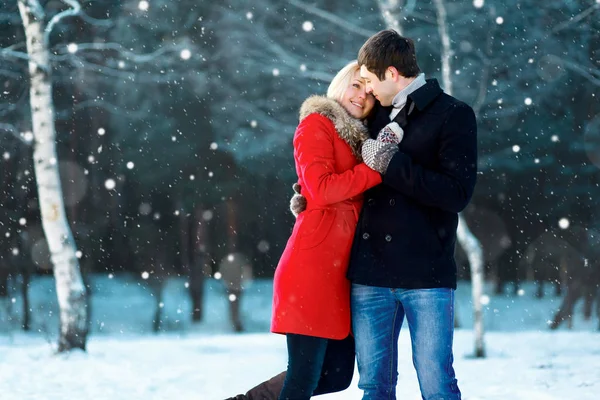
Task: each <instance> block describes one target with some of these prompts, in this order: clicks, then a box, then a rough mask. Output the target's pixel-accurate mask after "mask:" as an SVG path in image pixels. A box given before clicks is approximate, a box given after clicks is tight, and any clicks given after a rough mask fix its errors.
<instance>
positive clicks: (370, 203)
mask: <svg viewBox="0 0 600 400" xmlns="http://www.w3.org/2000/svg"><path fill="white" fill-rule="evenodd" d="M367 204H368V205H370V206H374V205H375V199H369V200H367Z"/></svg>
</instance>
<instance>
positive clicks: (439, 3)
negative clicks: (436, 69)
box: [434, 0, 453, 96]
mask: <svg viewBox="0 0 600 400" xmlns="http://www.w3.org/2000/svg"><path fill="white" fill-rule="evenodd" d="M434 2H435V7H436V11H437V12H436V14H437V27H438V32H439V34H440V39H441V42H442V81H443V83H444V91H445V92H446V93H448V94H449V95H450V96H452V76H451V67H450V58H451V57H452V54H453V52H452V49H451V48H450V35H449V34H448V25H447V22H446V18H447V17H446V7H445V5H444V1H443V0H434Z"/></svg>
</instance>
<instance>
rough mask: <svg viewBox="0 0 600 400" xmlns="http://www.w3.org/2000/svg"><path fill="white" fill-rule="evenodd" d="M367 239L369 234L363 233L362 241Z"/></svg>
mask: <svg viewBox="0 0 600 400" xmlns="http://www.w3.org/2000/svg"><path fill="white" fill-rule="evenodd" d="M368 238H369V234H368V233H366V232H365V233H363V239H365V240H367V239H368Z"/></svg>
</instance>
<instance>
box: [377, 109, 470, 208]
mask: <svg viewBox="0 0 600 400" xmlns="http://www.w3.org/2000/svg"><path fill="white" fill-rule="evenodd" d="M438 160H439V164H438V168H437V169H436V170H435V171H432V170H429V169H426V168H424V167H422V166H421V165H418V164H416V163H414V162H413V161H412V159H411V158H410V157H409V156H408V155H406V154H404V153H402V152H401V151H400V152H398V153H396V154H395V155H394V157H393V158H392V160H391V161H390V164H389V166H388V169H387V171H386V173H385V174H384V176H383V183H384V184H386V185H388V186H390V187H392V188H394V189H396V190H398V191H399V192H401V193H403V194H405V195H406V196H410V197H412V198H414V199H415V200H417V201H419V202H421V203H422V204H424V205H427V206H431V207H437V208H440V209H442V210H445V211H450V212H457V213H458V212H461V211H462V210H463V209H464V208H465V207H466V206H467V204H468V203H469V201H470V200H471V196H472V195H473V190H474V188H475V181H476V179H477V123H476V121H475V113H474V112H473V109H472V108H471V107H469V106H468V105H466V104H460V105H457V106H456V107H455V109H454V110H453V111H452V112H451V113H450V115H449V116H448V119H447V120H446V122H445V124H444V127H443V128H442V132H441V134H440V138H439V153H438Z"/></svg>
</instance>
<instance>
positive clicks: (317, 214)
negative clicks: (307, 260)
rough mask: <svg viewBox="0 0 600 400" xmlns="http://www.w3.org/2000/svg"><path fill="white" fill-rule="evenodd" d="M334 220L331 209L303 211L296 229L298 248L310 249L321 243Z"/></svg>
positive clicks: (333, 213)
mask: <svg viewBox="0 0 600 400" xmlns="http://www.w3.org/2000/svg"><path fill="white" fill-rule="evenodd" d="M334 221H335V212H333V211H331V210H311V211H308V212H305V215H304V220H303V221H302V224H301V225H300V229H299V231H298V239H297V240H298V243H297V247H298V249H303V250H304V249H310V248H313V247H316V246H318V245H320V244H321V243H323V241H324V240H325V238H326V237H327V235H328V234H329V232H330V231H331V227H332V226H333V223H334Z"/></svg>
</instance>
